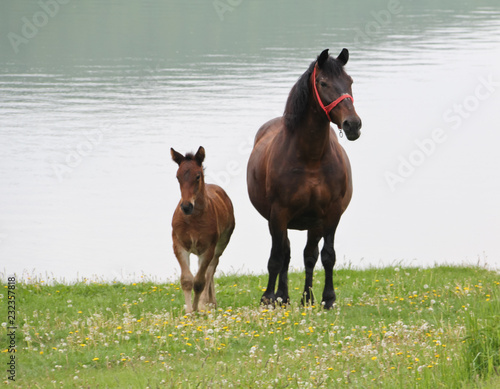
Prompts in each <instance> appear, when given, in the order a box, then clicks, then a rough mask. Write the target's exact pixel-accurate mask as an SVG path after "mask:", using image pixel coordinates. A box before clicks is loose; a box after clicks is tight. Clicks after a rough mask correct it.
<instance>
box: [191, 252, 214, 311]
mask: <svg viewBox="0 0 500 389" xmlns="http://www.w3.org/2000/svg"><path fill="white" fill-rule="evenodd" d="M214 249H215V247H210V248H209V249H208V250H206V251H205V252H204V253H203V254H201V255H200V256H199V262H198V263H199V266H198V273H196V276H195V277H194V285H193V288H194V301H193V309H194V310H195V311H197V310H198V309H199V308H198V305H199V302H200V296H201V294H202V292H203V290H204V289H205V285H206V284H207V278H206V277H207V269H208V266H209V265H210V262H212V259H213V257H214Z"/></svg>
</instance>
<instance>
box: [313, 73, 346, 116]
mask: <svg viewBox="0 0 500 389" xmlns="http://www.w3.org/2000/svg"><path fill="white" fill-rule="evenodd" d="M312 84H313V89H314V93H315V95H316V100H318V103H319V106H320V107H321V108H322V109H323V111H325V113H326V116H327V117H328V121H332V119H330V111H331V110H332V109H334V108H335V107H336V106H337V105H338V104H339V103H340V102H341V101H342V100H344V99H351V101H352V102H353V103H354V99H353V98H352V96H351V95H350V94H348V93H344V94H343V95H342V96H340V97H339V98H338V99H337V100H334V101H332V102H331V103H330V104H328V105H327V106H326V107H325V105H324V104H323V102H322V101H321V97H319V93H318V89H317V88H316V66H314V70H313V73H312Z"/></svg>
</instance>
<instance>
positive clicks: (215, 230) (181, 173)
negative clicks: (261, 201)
mask: <svg viewBox="0 0 500 389" xmlns="http://www.w3.org/2000/svg"><path fill="white" fill-rule="evenodd" d="M170 153H171V155H172V159H173V160H174V161H175V162H176V163H177V164H178V165H179V169H178V170H177V180H178V181H179V184H180V188H181V200H180V202H179V205H178V206H177V208H176V209H175V212H174V216H173V218H172V240H173V243H174V253H175V256H176V257H177V260H178V261H179V265H180V266H181V285H182V290H183V291H184V297H185V301H186V312H187V313H190V312H193V311H198V310H203V309H205V308H206V306H207V304H213V305H216V304H217V301H216V299H215V288H214V273H215V269H216V268H217V265H218V264H219V257H220V256H221V255H222V253H223V252H224V249H225V248H226V246H227V244H228V243H229V239H230V238H231V234H232V233H233V230H234V226H235V222H234V211H233V204H232V203H231V200H230V198H229V197H228V195H227V194H226V192H225V191H224V190H223V189H222V188H221V187H219V186H217V185H211V184H205V180H204V175H203V167H202V163H203V160H204V159H205V149H204V148H203V147H200V148H199V149H198V151H197V152H196V154H195V155H193V154H191V153H188V154H186V155H185V156H184V155H182V154H180V153H178V152H177V151H175V150H174V149H170ZM190 254H195V255H197V256H198V272H197V273H196V276H194V277H193V274H192V273H191V270H190V268H189V264H190V263H189V256H190ZM193 289H194V301H193V304H192V305H191V291H192V290H193Z"/></svg>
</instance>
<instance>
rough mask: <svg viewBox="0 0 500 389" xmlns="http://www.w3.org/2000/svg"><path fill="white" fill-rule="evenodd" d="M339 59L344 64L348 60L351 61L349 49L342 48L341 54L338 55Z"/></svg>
mask: <svg viewBox="0 0 500 389" xmlns="http://www.w3.org/2000/svg"><path fill="white" fill-rule="evenodd" d="M337 61H339V62H340V64H341V65H342V66H344V65H345V64H346V63H347V61H349V50H347V49H342V51H341V52H340V54H339V56H338V57H337Z"/></svg>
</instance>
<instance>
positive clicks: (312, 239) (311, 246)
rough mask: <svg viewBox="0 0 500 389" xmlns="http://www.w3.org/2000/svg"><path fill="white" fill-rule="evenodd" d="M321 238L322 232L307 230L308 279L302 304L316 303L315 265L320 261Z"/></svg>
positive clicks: (305, 256)
mask: <svg viewBox="0 0 500 389" xmlns="http://www.w3.org/2000/svg"><path fill="white" fill-rule="evenodd" d="M320 239H321V232H317V231H313V230H309V231H307V243H306V247H305V248H304V266H305V268H306V281H305V285H304V294H303V295H302V305H307V304H314V296H313V295H312V286H313V273H314V266H316V262H317V261H318V256H319V250H318V243H319V241H320Z"/></svg>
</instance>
